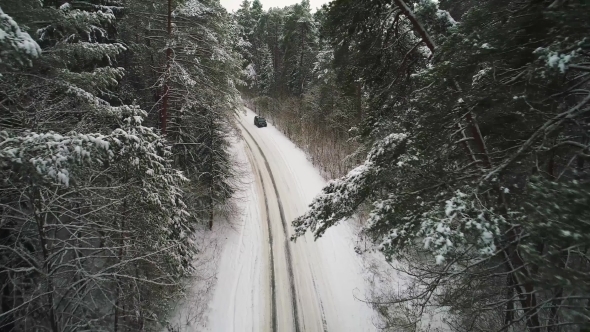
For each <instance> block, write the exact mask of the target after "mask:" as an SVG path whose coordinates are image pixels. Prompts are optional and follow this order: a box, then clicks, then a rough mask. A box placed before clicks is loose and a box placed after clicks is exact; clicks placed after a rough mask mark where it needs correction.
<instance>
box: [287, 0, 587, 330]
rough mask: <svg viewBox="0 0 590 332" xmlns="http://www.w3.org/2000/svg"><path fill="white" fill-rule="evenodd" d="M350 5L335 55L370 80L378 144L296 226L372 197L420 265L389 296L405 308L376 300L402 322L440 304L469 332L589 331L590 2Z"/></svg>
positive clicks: (388, 248)
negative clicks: (457, 7)
mask: <svg viewBox="0 0 590 332" xmlns="http://www.w3.org/2000/svg"><path fill="white" fill-rule="evenodd" d="M396 3H398V2H396ZM349 5H350V4H349V3H348V2H345V1H342V2H339V1H337V2H335V3H334V4H333V5H332V6H331V7H330V11H329V14H328V15H329V18H328V22H332V24H331V28H330V29H331V35H332V42H333V45H334V47H335V61H336V62H337V63H338V62H339V61H341V63H343V64H345V65H346V64H347V63H348V65H346V66H350V64H353V65H354V67H353V70H354V71H355V72H356V73H359V75H360V77H361V78H362V81H363V84H364V88H363V91H366V94H367V96H366V98H367V103H368V111H369V114H368V117H367V120H366V121H365V122H364V131H363V133H364V137H365V142H367V146H368V147H371V149H370V152H369V154H368V156H367V159H366V161H365V163H364V164H363V165H361V166H359V167H358V168H356V169H355V170H353V171H351V172H350V173H349V174H348V175H347V176H345V177H343V178H341V179H340V180H337V181H335V182H332V183H330V184H329V185H328V186H327V187H326V188H325V189H324V191H323V193H322V194H321V195H319V196H318V197H317V198H316V200H315V201H314V202H313V203H312V205H311V207H310V211H309V212H308V213H307V214H305V215H304V216H302V217H300V218H298V219H297V220H295V222H294V225H295V226H296V227H297V231H298V233H299V234H300V235H301V234H302V233H304V232H305V231H307V230H309V229H311V230H313V231H314V234H315V235H316V236H321V234H322V233H323V232H324V231H325V230H326V229H327V228H328V227H330V226H332V225H334V224H336V223H338V222H341V221H343V220H345V219H346V218H349V217H351V216H352V215H353V214H354V213H355V212H358V211H359V210H360V209H362V208H363V207H364V206H369V207H370V211H371V212H370V216H369V218H368V220H367V224H366V227H365V231H366V232H367V233H368V234H370V235H372V236H373V238H374V239H375V241H376V242H377V243H378V244H379V248H380V250H381V251H383V253H384V254H385V255H386V256H387V257H389V258H391V259H393V258H396V259H398V260H400V264H398V265H397V266H399V268H400V269H402V270H404V271H405V272H408V273H410V275H411V276H412V279H411V280H412V282H411V283H409V285H408V286H409V287H408V290H407V292H405V293H402V294H393V292H392V294H390V295H387V296H384V297H380V298H377V299H376V300H377V301H376V302H377V303H397V304H396V305H387V304H383V305H380V304H376V305H378V306H379V309H380V310H379V312H380V313H381V314H383V317H384V318H385V319H386V320H387V322H388V324H390V326H391V328H392V330H395V331H399V330H402V329H403V327H404V326H406V327H407V326H411V327H412V330H414V329H416V328H417V329H420V328H422V327H424V326H423V325H420V323H421V322H424V321H423V318H422V314H423V313H424V312H427V311H428V310H426V309H427V308H429V307H438V308H446V309H445V313H446V317H445V318H446V321H447V324H448V327H449V328H450V329H452V330H456V331H470V330H473V328H474V327H475V326H477V327H478V328H479V329H481V330H490V331H501V330H515V331H522V330H528V331H577V330H578V329H584V328H587V326H588V321H587V320H585V319H584V318H582V317H584V316H585V315H586V314H587V307H586V305H587V300H588V298H587V295H586V294H587V289H586V288H587V283H586V282H581V280H582V279H584V278H587V277H588V273H589V270H588V265H587V264H586V262H585V257H586V256H587V247H586V246H584V245H582V243H583V242H585V240H584V235H583V234H582V233H580V232H575V231H574V229H584V227H583V226H581V225H580V223H583V222H584V220H585V218H586V213H585V211H583V209H582V208H581V206H582V205H583V204H584V202H585V201H586V200H587V197H586V196H587V194H586V188H585V187H584V185H583V183H585V182H586V181H587V178H588V168H587V165H586V162H585V161H584V160H585V158H586V157H587V156H586V152H585V151H587V150H586V149H588V145H587V144H588V140H587V138H586V135H585V134H583V133H584V132H586V131H587V123H588V119H587V117H588V112H587V111H588V105H589V104H590V97H589V95H588V91H587V88H588V78H587V75H586V74H585V73H586V71H587V68H586V63H587V62H588V44H587V41H586V39H585V34H586V32H587V31H588V29H589V27H588V21H587V20H583V19H582V17H585V16H587V15H588V14H589V12H588V10H589V7H588V6H587V5H586V4H583V3H576V4H575V5H574V4H573V3H568V4H567V5H566V3H565V2H560V1H554V2H552V1H549V2H544V1H526V2H524V3H522V2H517V1H510V2H501V1H492V2H485V3H484V2H472V3H471V5H469V6H467V8H464V11H463V12H464V14H463V16H462V17H461V18H460V19H457V20H455V19H453V18H452V17H451V16H450V14H449V12H447V11H445V10H444V7H442V8H441V7H439V6H438V5H437V4H436V3H435V2H429V1H423V2H419V3H415V4H414V5H413V6H412V5H409V2H408V3H407V6H406V8H403V7H400V6H387V5H383V4H382V3H379V2H373V1H358V2H355V4H354V5H352V6H354V8H355V10H351V7H350V6H349ZM441 6H442V5H441ZM408 9H410V10H411V13H412V15H411V16H413V19H418V20H419V23H420V25H416V24H415V23H414V22H413V20H410V19H409V18H411V17H409V16H408V12H407V10H408ZM459 12H461V11H459ZM525 13H526V14H525ZM425 33H426V34H427V36H426V37H425V35H424V34H425ZM565 36H567V37H565ZM550 202H551V203H550ZM415 308H419V309H418V310H414V309H415ZM425 310H426V311H425Z"/></svg>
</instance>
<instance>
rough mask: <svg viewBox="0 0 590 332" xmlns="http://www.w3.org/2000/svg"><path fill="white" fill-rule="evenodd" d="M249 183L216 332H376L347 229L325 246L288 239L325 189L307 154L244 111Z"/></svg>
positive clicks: (221, 279) (335, 232)
mask: <svg viewBox="0 0 590 332" xmlns="http://www.w3.org/2000/svg"><path fill="white" fill-rule="evenodd" d="M239 122H240V126H241V130H242V133H243V137H244V141H245V144H242V145H243V148H244V151H243V152H241V153H242V157H244V158H246V157H247V160H248V161H249V163H250V172H249V173H250V180H251V181H250V182H249V184H248V188H247V190H246V193H247V195H246V197H245V199H244V201H243V202H242V204H243V210H244V213H243V216H242V218H241V220H240V222H239V225H238V227H237V232H235V234H232V235H231V236H232V237H233V238H231V239H228V242H227V244H226V247H225V248H224V250H223V254H222V257H221V260H220V264H219V269H218V274H217V275H218V281H217V286H216V288H215V291H214V295H213V299H212V301H211V304H210V310H211V311H210V313H209V324H208V329H209V330H210V331H355V332H356V331H374V330H376V328H375V326H374V324H373V319H374V312H373V310H372V309H371V308H370V307H369V305H367V304H366V303H364V302H363V301H361V299H364V298H365V295H366V290H367V287H366V285H365V283H366V281H365V278H364V273H363V265H362V262H361V260H360V257H359V256H358V255H357V254H356V253H355V252H354V249H353V246H354V242H353V241H354V235H353V232H352V231H351V229H350V228H349V226H348V225H345V224H342V225H339V226H336V227H334V228H332V229H330V230H328V232H327V233H326V234H325V235H324V236H323V237H322V238H321V239H319V240H318V241H313V238H312V237H311V236H310V235H307V236H306V237H303V238H300V239H298V241H297V242H296V243H293V242H291V241H289V240H288V239H289V236H290V235H291V234H292V228H291V225H290V223H291V221H292V220H293V219H295V218H296V217H297V216H299V215H301V214H303V213H304V212H305V209H306V208H307V206H308V204H309V203H310V202H311V200H312V199H313V197H314V196H315V195H316V194H317V193H319V192H320V190H321V189H322V187H323V186H324V185H325V181H324V180H323V179H322V178H321V176H320V175H319V173H318V171H317V170H316V169H315V168H314V167H313V166H312V165H311V163H309V162H308V161H307V159H306V157H305V154H304V153H303V151H301V150H300V149H298V148H297V147H295V145H294V144H293V143H292V142H290V141H289V140H288V139H287V138H286V137H285V136H283V135H282V134H281V133H280V132H279V131H278V130H277V129H276V128H274V127H273V126H272V124H270V123H269V126H268V127H266V128H257V127H256V126H254V113H252V112H251V111H250V110H246V113H245V114H244V113H242V112H240V115H239Z"/></svg>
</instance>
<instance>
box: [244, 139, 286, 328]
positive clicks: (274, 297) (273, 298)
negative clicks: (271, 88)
mask: <svg viewBox="0 0 590 332" xmlns="http://www.w3.org/2000/svg"><path fill="white" fill-rule="evenodd" d="M244 129H245V128H244ZM245 143H246V146H247V147H248V150H250V153H251V154H252V147H250V144H248V142H245ZM252 159H254V155H253V154H252ZM251 164H252V168H254V169H256V172H257V173H258V177H259V178H260V183H261V184H262V194H263V195H264V207H265V208H266V224H267V227H268V243H269V246H270V249H269V253H270V293H271V315H272V318H271V321H272V325H271V328H272V331H273V332H276V331H278V322H277V294H276V287H277V286H276V280H275V269H274V266H275V259H274V255H273V252H272V245H273V238H272V225H271V222H270V211H269V208H268V197H267V196H266V189H265V188H264V179H263V178H262V173H261V172H260V169H259V168H258V166H256V163H255V162H254V160H251Z"/></svg>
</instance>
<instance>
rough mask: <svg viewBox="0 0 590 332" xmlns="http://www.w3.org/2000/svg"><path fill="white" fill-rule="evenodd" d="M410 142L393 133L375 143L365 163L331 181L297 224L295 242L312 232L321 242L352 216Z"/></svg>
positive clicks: (295, 222)
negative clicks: (380, 175)
mask: <svg viewBox="0 0 590 332" xmlns="http://www.w3.org/2000/svg"><path fill="white" fill-rule="evenodd" d="M406 141H407V135H406V134H390V135H389V136H387V137H385V138H384V139H382V140H380V141H378V142H377V143H375V144H374V146H373V148H372V149H371V151H370V152H369V154H368V157H367V159H366V161H365V162H364V164H362V165H360V166H358V167H357V168H355V169H353V170H352V171H350V172H349V173H348V174H347V175H346V176H344V177H342V178H340V179H338V180H334V181H330V182H329V183H328V185H327V186H326V187H325V188H324V189H323V190H322V193H321V194H319V195H318V196H317V197H316V198H314V200H313V202H312V203H311V204H310V206H309V207H310V209H309V211H308V212H307V213H305V214H304V215H303V216H301V217H299V218H297V219H295V220H294V221H293V226H294V227H295V232H296V233H295V235H294V236H293V237H292V239H293V240H294V239H296V238H297V237H299V236H302V235H304V234H305V232H306V231H307V230H308V229H311V230H312V231H313V233H314V236H315V238H316V239H317V238H318V237H321V236H322V234H323V233H324V232H325V231H326V229H328V228H329V227H331V226H333V225H335V224H337V223H338V222H340V221H341V220H344V219H346V218H349V217H351V216H352V214H353V213H355V211H356V209H357V207H358V206H359V205H360V204H361V203H362V202H363V201H364V200H365V199H366V198H367V196H368V194H369V193H370V191H371V190H372V188H373V184H374V183H375V182H377V181H378V176H379V174H380V172H381V170H382V169H383V168H385V167H386V166H387V165H388V164H390V163H391V162H393V161H395V160H396V159H397V158H398V157H399V156H400V155H401V154H403V153H404V151H405V146H406V144H405V143H406Z"/></svg>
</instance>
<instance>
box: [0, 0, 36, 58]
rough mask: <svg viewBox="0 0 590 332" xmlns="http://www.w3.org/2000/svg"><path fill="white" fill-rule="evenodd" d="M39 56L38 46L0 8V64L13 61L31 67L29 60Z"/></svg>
mask: <svg viewBox="0 0 590 332" xmlns="http://www.w3.org/2000/svg"><path fill="white" fill-rule="evenodd" d="M40 55H41V48H40V47H39V45H37V43H36V42H35V41H34V40H33V39H32V38H31V36H30V35H29V34H28V33H26V32H24V31H22V30H21V29H20V27H19V26H18V24H17V23H16V22H15V21H14V20H13V19H12V17H10V16H8V15H7V14H5V13H4V12H3V11H2V8H0V63H6V62H10V61H11V60H14V61H16V62H18V63H20V64H21V65H24V64H28V65H31V59H32V58H37V57H39V56H40Z"/></svg>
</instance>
